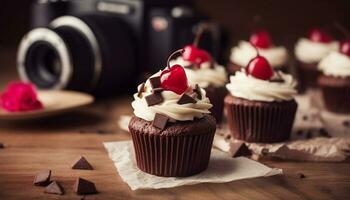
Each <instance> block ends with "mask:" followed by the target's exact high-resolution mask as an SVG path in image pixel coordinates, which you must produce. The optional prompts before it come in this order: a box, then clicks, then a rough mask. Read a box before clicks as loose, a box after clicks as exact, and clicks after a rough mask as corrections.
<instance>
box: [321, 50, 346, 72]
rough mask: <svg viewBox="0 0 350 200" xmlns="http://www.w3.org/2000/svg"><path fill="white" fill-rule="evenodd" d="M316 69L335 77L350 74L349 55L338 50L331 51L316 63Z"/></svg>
mask: <svg viewBox="0 0 350 200" xmlns="http://www.w3.org/2000/svg"><path fill="white" fill-rule="evenodd" d="M318 69H319V70H320V71H322V72H323V73H324V74H325V75H329V76H335V77H349V76H350V57H348V56H347V55H344V54H342V53H340V52H338V51H333V52H331V53H330V54H329V55H328V56H326V57H324V58H323V59H322V60H321V62H320V63H319V64H318Z"/></svg>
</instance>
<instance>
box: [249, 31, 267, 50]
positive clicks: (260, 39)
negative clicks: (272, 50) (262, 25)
mask: <svg viewBox="0 0 350 200" xmlns="http://www.w3.org/2000/svg"><path fill="white" fill-rule="evenodd" d="M249 41H250V43H251V44H252V45H254V46H256V47H258V48H262V49H268V48H269V47H271V44H272V42H271V37H270V34H269V33H268V32H267V31H265V30H260V31H257V32H255V33H253V34H252V35H251V36H250V39H249Z"/></svg>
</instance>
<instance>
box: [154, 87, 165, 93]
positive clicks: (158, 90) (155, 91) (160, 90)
mask: <svg viewBox="0 0 350 200" xmlns="http://www.w3.org/2000/svg"><path fill="white" fill-rule="evenodd" d="M163 91H164V89H163V88H154V89H152V92H153V93H157V94H159V93H161V92H163Z"/></svg>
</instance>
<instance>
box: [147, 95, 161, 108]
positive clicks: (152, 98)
mask: <svg viewBox="0 0 350 200" xmlns="http://www.w3.org/2000/svg"><path fill="white" fill-rule="evenodd" d="M145 99H146V102H147V105H148V106H153V105H157V104H160V103H162V102H163V97H162V95H161V94H158V93H154V94H150V95H148V96H146V97H145Z"/></svg>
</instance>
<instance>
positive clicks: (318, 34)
mask: <svg viewBox="0 0 350 200" xmlns="http://www.w3.org/2000/svg"><path fill="white" fill-rule="evenodd" d="M308 38H309V39H310V40H311V41H314V42H321V43H330V42H332V41H333V37H332V36H331V35H330V34H329V33H328V32H326V31H324V30H322V29H318V28H314V29H311V30H310V31H309V33H308Z"/></svg>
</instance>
